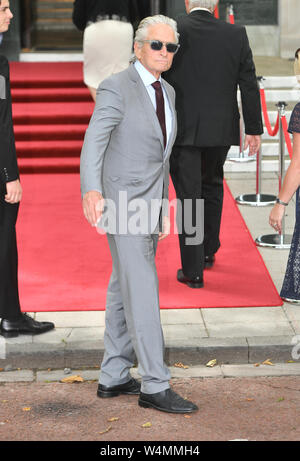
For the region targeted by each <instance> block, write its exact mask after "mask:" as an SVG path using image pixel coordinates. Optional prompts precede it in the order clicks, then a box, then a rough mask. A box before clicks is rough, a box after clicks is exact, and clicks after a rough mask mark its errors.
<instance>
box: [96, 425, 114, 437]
mask: <svg viewBox="0 0 300 461" xmlns="http://www.w3.org/2000/svg"><path fill="white" fill-rule="evenodd" d="M110 430H111V426H108V428H107V429H105V431H101V432H99V434H100V435H101V434H106V432H109V431H110Z"/></svg>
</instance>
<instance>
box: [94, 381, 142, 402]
mask: <svg viewBox="0 0 300 461" xmlns="http://www.w3.org/2000/svg"><path fill="white" fill-rule="evenodd" d="M140 391H141V385H140V383H139V382H138V381H137V380H136V379H134V378H131V380H130V381H128V382H127V383H125V384H119V385H118V386H112V387H108V386H104V385H103V384H99V385H98V391H97V395H98V397H101V398H107V397H117V396H118V395H120V394H128V395H138V394H139V393H140Z"/></svg>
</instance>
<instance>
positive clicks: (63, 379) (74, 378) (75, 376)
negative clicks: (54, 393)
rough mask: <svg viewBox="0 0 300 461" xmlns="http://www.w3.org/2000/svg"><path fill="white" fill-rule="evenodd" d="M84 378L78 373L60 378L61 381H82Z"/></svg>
mask: <svg viewBox="0 0 300 461" xmlns="http://www.w3.org/2000/svg"><path fill="white" fill-rule="evenodd" d="M83 381H84V379H83V378H82V377H81V376H79V375H74V376H69V377H68V378H62V379H61V380H60V382H61V383H82V382H83Z"/></svg>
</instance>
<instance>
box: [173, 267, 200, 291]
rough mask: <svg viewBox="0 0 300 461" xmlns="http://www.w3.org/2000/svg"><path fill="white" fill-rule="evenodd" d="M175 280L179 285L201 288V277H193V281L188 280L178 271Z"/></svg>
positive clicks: (180, 270)
mask: <svg viewBox="0 0 300 461" xmlns="http://www.w3.org/2000/svg"><path fill="white" fill-rule="evenodd" d="M177 280H178V282H180V283H185V284H186V285H187V286H189V287H190V288H203V285H204V284H203V278H202V277H195V278H194V279H189V278H188V277H186V276H185V275H184V273H183V272H182V269H178V271H177Z"/></svg>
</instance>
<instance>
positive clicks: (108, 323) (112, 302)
mask: <svg viewBox="0 0 300 461" xmlns="http://www.w3.org/2000/svg"><path fill="white" fill-rule="evenodd" d="M107 237H108V242H109V247H110V251H111V254H112V258H113V270H112V274H111V278H110V281H109V285H108V289H107V296H106V312H105V333H104V348H105V353H104V357H103V361H102V364H101V373H100V379H99V383H100V384H103V385H105V386H109V387H110V386H116V385H119V384H123V383H126V382H127V381H129V380H130V378H131V377H130V374H129V370H130V368H131V367H132V366H133V364H134V360H135V353H134V349H133V346H132V341H131V339H130V336H129V333H128V329H127V325H126V318H125V312H124V306H123V301H122V294H121V289H120V283H119V279H118V273H119V271H120V268H119V257H118V253H117V249H116V244H115V241H114V238H113V237H112V236H111V235H108V236H107Z"/></svg>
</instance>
